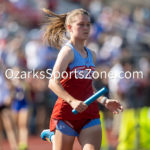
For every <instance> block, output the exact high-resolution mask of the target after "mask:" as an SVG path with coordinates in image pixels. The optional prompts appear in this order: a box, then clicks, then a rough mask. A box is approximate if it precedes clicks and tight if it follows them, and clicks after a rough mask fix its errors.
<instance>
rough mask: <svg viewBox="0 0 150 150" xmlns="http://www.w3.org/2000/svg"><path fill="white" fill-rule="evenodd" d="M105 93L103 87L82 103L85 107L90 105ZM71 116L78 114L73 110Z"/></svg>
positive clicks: (105, 90)
mask: <svg viewBox="0 0 150 150" xmlns="http://www.w3.org/2000/svg"><path fill="white" fill-rule="evenodd" d="M106 92H107V88H106V87H103V88H102V89H100V90H99V91H97V92H96V93H95V94H93V95H92V96H90V97H89V98H88V99H87V100H85V101H84V104H86V105H88V106H89V105H90V104H91V103H93V102H94V101H95V100H96V99H97V98H99V97H100V96H102V95H103V94H105V93H106ZM72 113H73V114H75V115H76V114H77V113H78V112H77V111H76V110H75V109H73V110H72Z"/></svg>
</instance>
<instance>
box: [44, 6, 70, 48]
mask: <svg viewBox="0 0 150 150" xmlns="http://www.w3.org/2000/svg"><path fill="white" fill-rule="evenodd" d="M43 11H44V12H45V14H47V22H46V25H45V33H44V37H43V40H44V41H45V42H46V41H48V43H49V45H50V46H51V47H56V48H57V49H59V48H60V47H61V45H62V43H63V37H64V34H65V32H66V27H65V21H66V17H67V13H66V14H61V15H58V14H55V13H53V12H52V11H50V10H48V9H45V8H44V9H43Z"/></svg>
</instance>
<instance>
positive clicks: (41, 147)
mask: <svg viewBox="0 0 150 150" xmlns="http://www.w3.org/2000/svg"><path fill="white" fill-rule="evenodd" d="M2 147H3V150H11V149H10V147H9V143H8V141H7V140H4V142H3V145H2ZM29 150H52V145H51V144H50V143H48V142H45V141H43V140H41V138H40V137H37V136H30V137H29ZM73 150H81V147H80V145H79V143H78V141H77V140H75V143H74V147H73Z"/></svg>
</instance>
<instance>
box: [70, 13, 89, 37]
mask: <svg viewBox="0 0 150 150" xmlns="http://www.w3.org/2000/svg"><path fill="white" fill-rule="evenodd" d="M90 26H91V23H90V17H89V16H87V15H77V16H75V17H74V19H73V22H72V23H71V25H70V29H69V30H70V34H71V37H74V38H77V39H80V40H87V39H88V36H89V32H90Z"/></svg>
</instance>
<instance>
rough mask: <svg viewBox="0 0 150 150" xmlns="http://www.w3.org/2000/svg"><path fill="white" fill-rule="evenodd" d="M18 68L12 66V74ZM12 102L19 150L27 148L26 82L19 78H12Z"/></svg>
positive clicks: (17, 70)
mask: <svg viewBox="0 0 150 150" xmlns="http://www.w3.org/2000/svg"><path fill="white" fill-rule="evenodd" d="M19 71H20V69H19V68H13V72H14V75H15V74H16V72H19ZM11 81H12V85H13V92H14V93H13V94H14V95H13V102H12V111H13V117H14V121H15V123H16V127H17V135H18V140H19V150H27V148H28V126H27V125H28V102H27V97H26V93H25V90H26V84H25V83H24V81H23V80H21V79H13V80H11Z"/></svg>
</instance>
